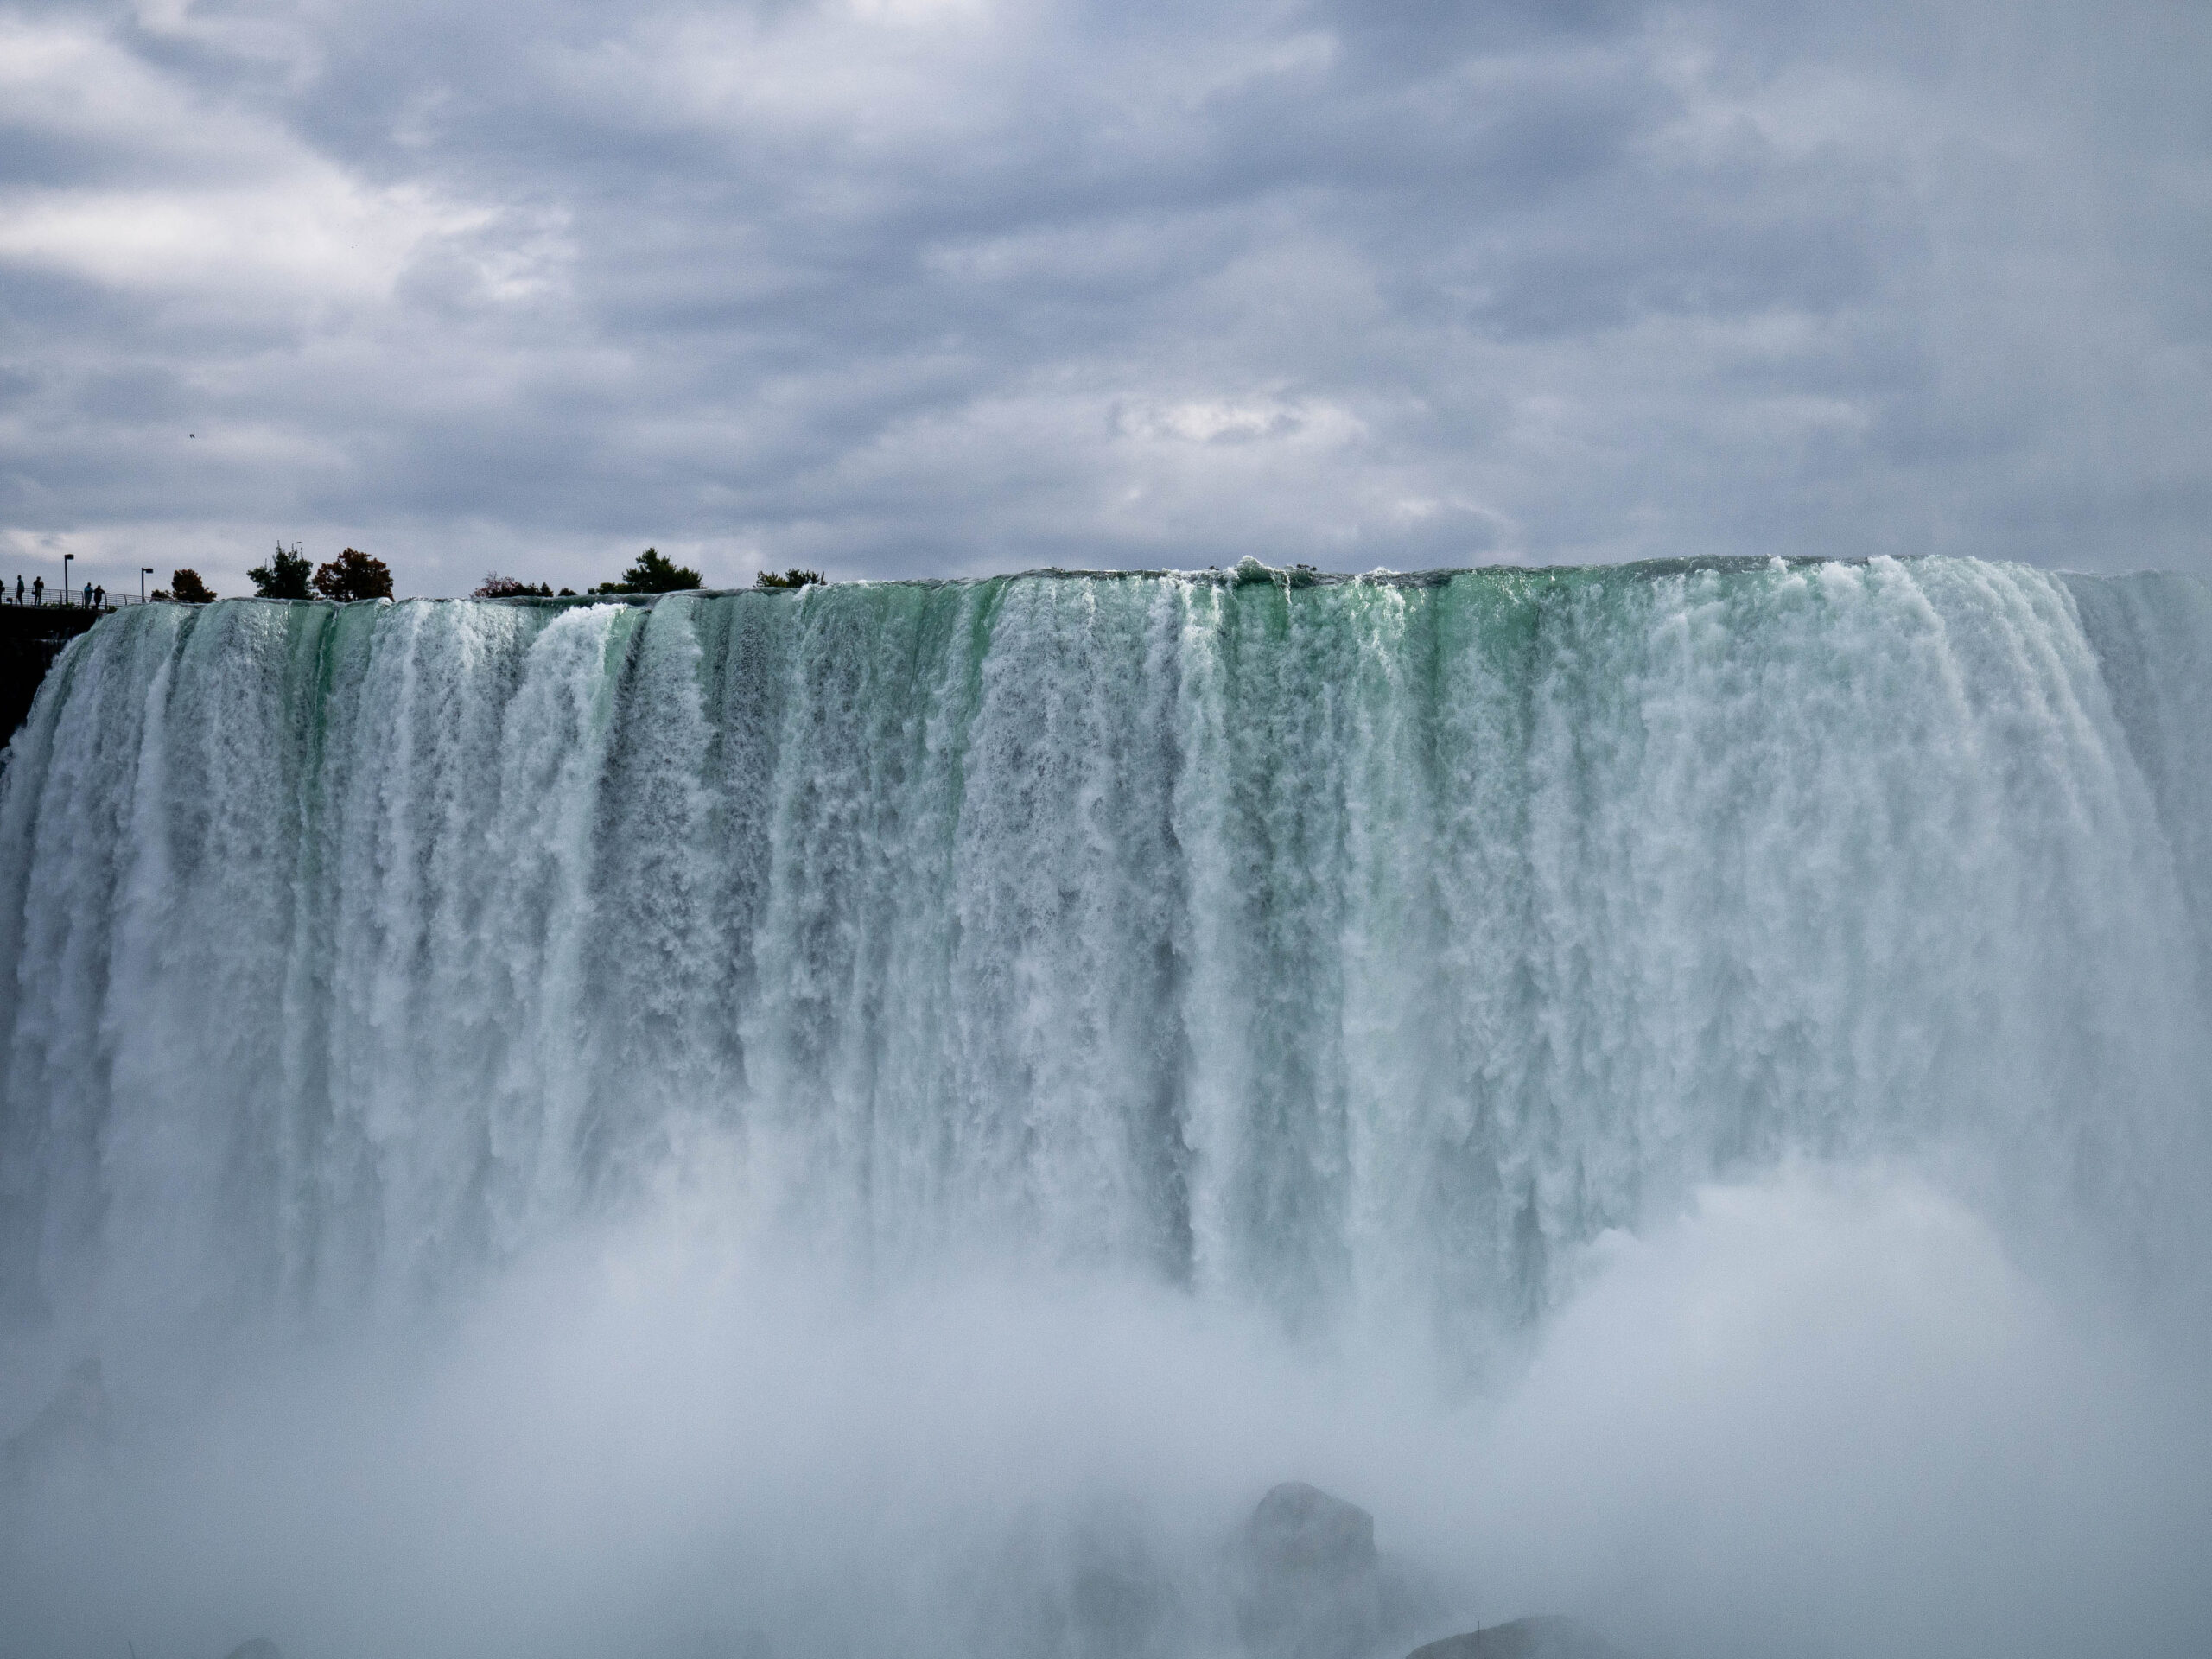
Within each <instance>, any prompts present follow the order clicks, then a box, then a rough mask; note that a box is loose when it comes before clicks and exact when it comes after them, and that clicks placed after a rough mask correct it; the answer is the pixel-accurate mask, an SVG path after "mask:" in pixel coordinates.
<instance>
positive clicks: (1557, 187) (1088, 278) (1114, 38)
mask: <svg viewBox="0 0 2212 1659" xmlns="http://www.w3.org/2000/svg"><path fill="white" fill-rule="evenodd" d="M280 539H281V540H283V541H284V542H287V543H289V542H292V541H295V540H296V541H299V542H302V543H305V546H306V550H307V551H308V554H309V555H310V556H313V557H315V558H317V559H321V558H327V557H329V556H332V555H334V554H335V553H336V552H338V551H339V550H340V548H341V547H344V546H347V545H352V546H356V547H360V548H364V549H365V550H369V551H371V552H372V553H374V554H376V555H378V556H380V557H382V558H384V559H385V560H386V561H387V562H388V563H390V564H391V566H392V568H393V569H394V571H395V573H396V574H397V579H398V584H399V590H400V591H401V593H403V594H407V593H419V594H458V593H465V592H466V591H467V590H468V588H471V587H473V586H474V584H475V583H476V582H478V581H479V580H480V578H481V577H482V575H484V573H485V572H486V570H489V569H498V570H500V571H502V572H506V573H510V574H513V575H521V576H524V577H527V578H532V579H537V578H543V579H547V580H550V581H551V582H554V583H555V584H556V585H559V584H561V583H564V582H566V583H570V584H574V585H576V586H582V585H584V584H585V583H586V582H590V581H595V580H598V579H601V578H603V577H605V576H608V575H613V574H615V573H616V572H617V571H618V570H619V569H620V566H621V565H622V564H623V563H625V562H626V560H627V559H628V558H629V557H630V556H632V555H634V554H635V553H636V552H637V551H638V550H639V549H640V548H642V547H644V546H645V545H646V544H647V543H654V544H656V545H658V547H660V548H661V549H662V550H664V551H667V552H672V553H675V554H677V555H678V556H681V557H682V558H683V559H684V560H686V561H688V562H690V563H695V564H697V565H699V566H700V567H701V568H702V569H703V570H704V571H705V573H706V575H707V577H708V580H709V583H710V584H713V585H721V586H731V585H742V584H746V583H748V582H750V581H751V578H752V575H753V572H754V571H755V570H756V569H759V568H760V567H761V566H762V565H764V564H766V565H769V566H773V567H778V568H780V567H783V566H785V565H789V564H792V563H802V564H807V565H813V566H818V567H820V568H822V569H824V570H826V571H827V572H828V573H829V575H832V576H836V577H853V576H897V575H962V574H975V573H981V572H987V571H995V570H1009V569H1026V568H1031V567H1035V566H1040V565H1055V564H1056V565H1062V566H1069V567H1073V566H1092V567H1101V566H1140V565H1141V566H1160V565H1170V566H1181V567H1189V566H1203V565H1206V564H1211V563H1229V562H1230V561H1232V560H1234V559H1236V557H1238V556H1242V555H1244V554H1247V553H1252V554H1256V555H1258V556H1260V557H1262V558H1263V559H1266V560H1268V561H1269V562H1271V563H1288V562H1291V561H1298V560H1302V561H1306V562H1309V563H1315V564H1319V565H1320V566H1322V567H1323V568H1325V569H1339V570H1364V569H1374V568H1376V566H1389V567H1390V568H1393V569H1423V568H1429V567H1434V566H1440V565H1464V564H1473V563H1495V562H1499V561H1511V562H1554V561H1561V560H1611V559H1622V558H1634V557H1645V556H1670V555H1677V554H1700V553H1767V552H1782V553H1815V554H1837V555H1856V554H1865V553H1870V552H1878V551H1886V552H1897V553H1924V552H1956V553H1972V554H1976V555H1982V556H2004V557H2018V558H2026V559H2031V560H2035V561H2037V562H2040V563H2056V564H2063V565H2067V566H2070V567H2074V568H2088V569H2120V568H2135V567H2139V566H2145V565H2159V566H2166V567H2181V568H2190V569H2200V570H2212V6H2208V5H2206V4H2203V3H2202V0H2196V3H2177V4H2164V3H2134V0H2096V3H2076V4H2050V3H2036V0H2007V3H1979V0H1963V3H1959V0H1947V3H1929V4H1923V5H1917V6H1907V5H1891V4H1885V3H1882V0H1859V3H1853V4H1849V5H1844V4H1838V3H1834V0H1818V3H1803V4H1796V3H1790V4H1765V5H1756V4H1746V5H1738V6H1728V5H1717V6H1697V5H1692V6H1645V5H1638V4H1633V3H1607V0H1553V3H1537V0H1515V3H1504V4H1480V3H1469V4H1463V5H1451V4H1441V3H1429V0H1398V3H1393V0H1368V3H1364V4H1359V3H1343V4H1334V3H1324V0H1311V3H1264V0H1259V3H1247V4H1241V5H1228V4H1207V3H1203V0H1197V3H1193V0H1184V3H1178V4H1166V5H1154V4H1151V3H1148V0H1121V3H1117V4H1113V5H1084V4H1075V3H1052V0H1035V3H1030V0H829V3H821V4H812V3H800V0H766V3H759V4H753V5H742V4H723V5H697V4H680V3H679V4H666V3H659V0H639V3H625V4H620V5H614V4H601V5H586V4H581V3H570V4H562V3H546V4H531V3H516V0H481V3H475V4H457V3H444V4H429V3H423V0H373V3H370V0H308V3H301V4H291V3H283V0H232V3H200V0H137V3H136V4H103V5H89V4H88V5H79V4H42V3H36V0H33V3H17V4H11V5H0V576H5V577H8V578H10V580H12V577H13V575H14V574H15V572H16V569H18V568H20V569H22V570H23V571H24V572H25V574H26V575H34V574H38V573H39V572H41V571H44V572H45V573H46V574H47V575H48V580H49V581H52V580H54V578H55V577H56V576H57V575H58V570H59V561H60V555H61V553H63V552H64V551H70V552H74V553H76V554H78V555H79V558H80V560H81V561H82V563H80V565H79V569H80V571H89V572H91V573H92V575H93V576H94V577H95V578H98V579H103V580H105V582H107V583H108V585H110V586H111V587H117V588H130V589H131V590H132V591H135V590H136V587H137V577H136V571H137V568H138V566H139V565H141V564H150V565H154V566H156V569H157V570H158V572H159V575H157V578H156V580H157V581H158V580H166V578H167V575H168V570H169V569H171V568H173V567H174V566H176V565H180V564H191V565H194V566H195V567H197V568H198V569H199V570H200V572H201V574H202V575H205V576H207V578H208V579H209V580H210V581H211V582H213V585H214V586H215V587H216V588H218V589H219V590H220V591H223V592H226V593H236V592H239V591H242V590H243V589H244V588H245V582H244V575H243V572H244V570H245V567H246V566H248V565H249V564H252V563H258V562H259V561H260V560H262V559H263V558H264V557H265V556H266V555H267V554H268V552H269V551H270V549H271V547H272V546H273V544H274V543H276V542H277V541H278V540H280Z"/></svg>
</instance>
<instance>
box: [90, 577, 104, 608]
mask: <svg viewBox="0 0 2212 1659" xmlns="http://www.w3.org/2000/svg"><path fill="white" fill-rule="evenodd" d="M92 608H93V609H94V610H96V611H104V610H105V609H107V584H106V583H105V582H102V583H101V584H100V585H99V587H97V588H93V589H92Z"/></svg>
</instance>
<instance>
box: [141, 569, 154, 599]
mask: <svg viewBox="0 0 2212 1659" xmlns="http://www.w3.org/2000/svg"><path fill="white" fill-rule="evenodd" d="M153 574H154V567H153V566H152V565H150V564H142V565H140V566H139V567H138V602H139V603H140V604H141V605H143V604H144V603H145V602H146V578H147V577H149V576H150V575H153Z"/></svg>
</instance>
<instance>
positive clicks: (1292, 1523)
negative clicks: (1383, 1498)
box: [1233, 1481, 1434, 1659]
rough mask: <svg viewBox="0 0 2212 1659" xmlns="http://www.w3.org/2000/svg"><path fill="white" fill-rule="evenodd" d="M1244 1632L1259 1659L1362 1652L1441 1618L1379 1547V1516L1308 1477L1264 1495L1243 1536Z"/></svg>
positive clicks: (1346, 1656)
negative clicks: (1308, 1480)
mask: <svg viewBox="0 0 2212 1659" xmlns="http://www.w3.org/2000/svg"><path fill="white" fill-rule="evenodd" d="M1233 1581H1234V1586H1235V1592H1236V1631H1237V1635H1238V1637H1240V1638H1241V1639H1242V1640H1243V1644H1244V1649H1245V1651H1246V1652H1247V1653H1249V1654H1251V1655H1252V1656H1254V1659H1361V1656H1364V1655H1366V1654H1369V1653H1370V1652H1372V1651H1373V1650H1374V1649H1376V1648H1377V1647H1378V1646H1380V1645H1382V1644H1383V1643H1387V1642H1389V1641H1390V1640H1392V1639H1393V1638H1394V1637H1395V1638H1402V1637H1404V1636H1405V1634H1406V1633H1408V1631H1410V1630H1414V1628H1416V1627H1417V1626H1418V1625H1420V1624H1421V1623H1422V1622H1423V1621H1424V1620H1425V1619H1427V1618H1432V1617H1433V1615H1434V1608H1433V1605H1432V1603H1431V1599H1430V1598H1429V1597H1428V1596H1427V1595H1426V1594H1425V1593H1424V1592H1422V1591H1421V1588H1420V1587H1419V1586H1417V1585H1416V1584H1415V1583H1414V1580H1412V1579H1411V1577H1410V1576H1409V1575H1408V1574H1407V1573H1404V1572H1403V1571H1402V1570H1401V1569H1399V1568H1398V1567H1395V1566H1394V1565H1393V1564H1392V1563H1390V1562H1389V1561H1387V1560H1384V1559H1383V1557H1382V1556H1381V1555H1380V1554H1377V1553H1376V1548H1375V1517H1374V1516H1371V1515H1370V1514H1368V1512H1367V1511H1366V1510H1363V1509H1361V1508H1360V1507H1359V1506H1358V1505H1357V1504H1354V1503H1345V1502H1344V1500H1343V1499H1342V1498H1338V1497H1330V1496H1329V1494H1328V1493H1326V1492H1324V1491H1320V1490H1319V1489H1318V1488H1316V1487H1313V1486H1308V1485H1306V1484H1303V1483H1302V1482H1298V1481H1292V1482H1288V1483H1286V1484H1283V1485H1281V1486H1278V1487H1276V1488H1275V1489H1274V1491H1271V1492H1269V1493H1268V1495H1267V1496H1266V1497H1263V1498H1262V1499H1261V1500H1260V1506H1259V1508H1258V1509H1256V1510H1254V1511H1253V1514H1252V1518H1251V1520H1250V1521H1249V1522H1246V1523H1245V1527H1244V1531H1243V1535H1242V1536H1240V1537H1239V1538H1238V1540H1237V1541H1236V1551H1235V1563H1234V1571H1233Z"/></svg>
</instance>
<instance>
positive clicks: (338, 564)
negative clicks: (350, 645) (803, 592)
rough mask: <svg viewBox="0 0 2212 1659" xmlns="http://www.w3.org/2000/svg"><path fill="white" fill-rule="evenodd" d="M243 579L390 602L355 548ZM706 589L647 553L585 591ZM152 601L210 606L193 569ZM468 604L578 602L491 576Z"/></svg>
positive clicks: (378, 575) (386, 574)
mask: <svg viewBox="0 0 2212 1659" xmlns="http://www.w3.org/2000/svg"><path fill="white" fill-rule="evenodd" d="M245 574H246V579H247V580H248V581H249V582H252V583H253V594H254V597H255V598H256V599H329V600H337V601H347V600H356V599H390V598H391V596H392V594H391V567H390V566H388V565H387V564H385V562H384V561H383V560H382V559H378V558H372V557H371V556H369V555H368V554H366V553H364V552H362V551H361V550H359V548H353V547H349V548H347V549H346V550H345V551H344V552H343V553H340V555H339V556H337V557H336V558H334V559H327V560H325V561H324V562H323V563H321V564H315V563H312V562H311V561H310V560H309V559H308V556H307V555H306V554H305V553H303V552H302V551H301V550H300V544H299V543H297V542H295V543H292V545H291V546H290V547H289V548H286V547H285V546H284V545H283V543H281V542H280V543H277V552H276V556H274V557H273V558H271V559H270V561H269V563H266V564H259V565H256V566H255V567H254V568H253V569H251V570H249V571H247V572H246V573H245ZM824 580H826V579H825V578H824V577H823V574H822V573H821V572H820V571H819V570H806V569H800V568H799V567H798V566H797V565H793V566H792V567H791V569H788V570H785V571H782V572H778V571H774V570H763V571H761V572H760V573H759V574H758V575H755V576H754V577H753V586H754V587H755V588H805V587H808V586H811V585H819V584H820V583H822V582H823V581H824ZM704 585H705V580H704V578H703V577H702V576H701V575H700V574H699V573H698V572H697V571H696V570H694V569H691V568H690V566H689V565H683V564H677V563H676V562H675V561H674V560H672V559H671V558H669V557H668V556H666V555H665V554H664V553H662V552H661V551H660V550H659V549H658V548H652V547H649V548H647V549H646V550H645V551H644V552H642V553H640V554H639V555H638V556H637V557H636V558H635V559H633V560H632V561H631V563H630V568H629V569H626V570H625V571H624V572H623V573H622V575H620V577H619V578H618V579H617V580H615V581H613V582H601V583H600V584H599V586H598V587H596V588H587V589H585V592H586V593H587V594H673V593H680V592H682V591H683V590H684V589H685V588H699V587H703V586H704ZM154 597H155V598H156V599H160V600H168V601H175V602H176V603H179V604H184V605H207V604H211V603H213V601H214V598H215V593H214V590H213V588H209V587H208V586H207V583H206V582H203V581H201V580H200V573H199V572H198V571H197V570H193V569H180V570H177V571H175V572H174V573H172V575H170V577H169V585H168V587H166V588H156V589H155V590H154ZM469 597H470V598H471V599H531V598H534V599H575V598H578V597H581V595H579V594H577V592H576V590H575V588H562V589H561V591H560V592H559V593H557V594H556V593H555V592H554V591H553V588H552V586H551V585H550V583H547V582H524V581H523V580H521V579H520V578H519V577H516V576H503V575H499V573H498V572H497V571H493V573H492V574H490V575H487V576H486V577H485V578H484V580H483V582H481V583H480V585H479V586H478V587H477V588H476V590H475V592H474V593H473V594H470V595H469Z"/></svg>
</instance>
